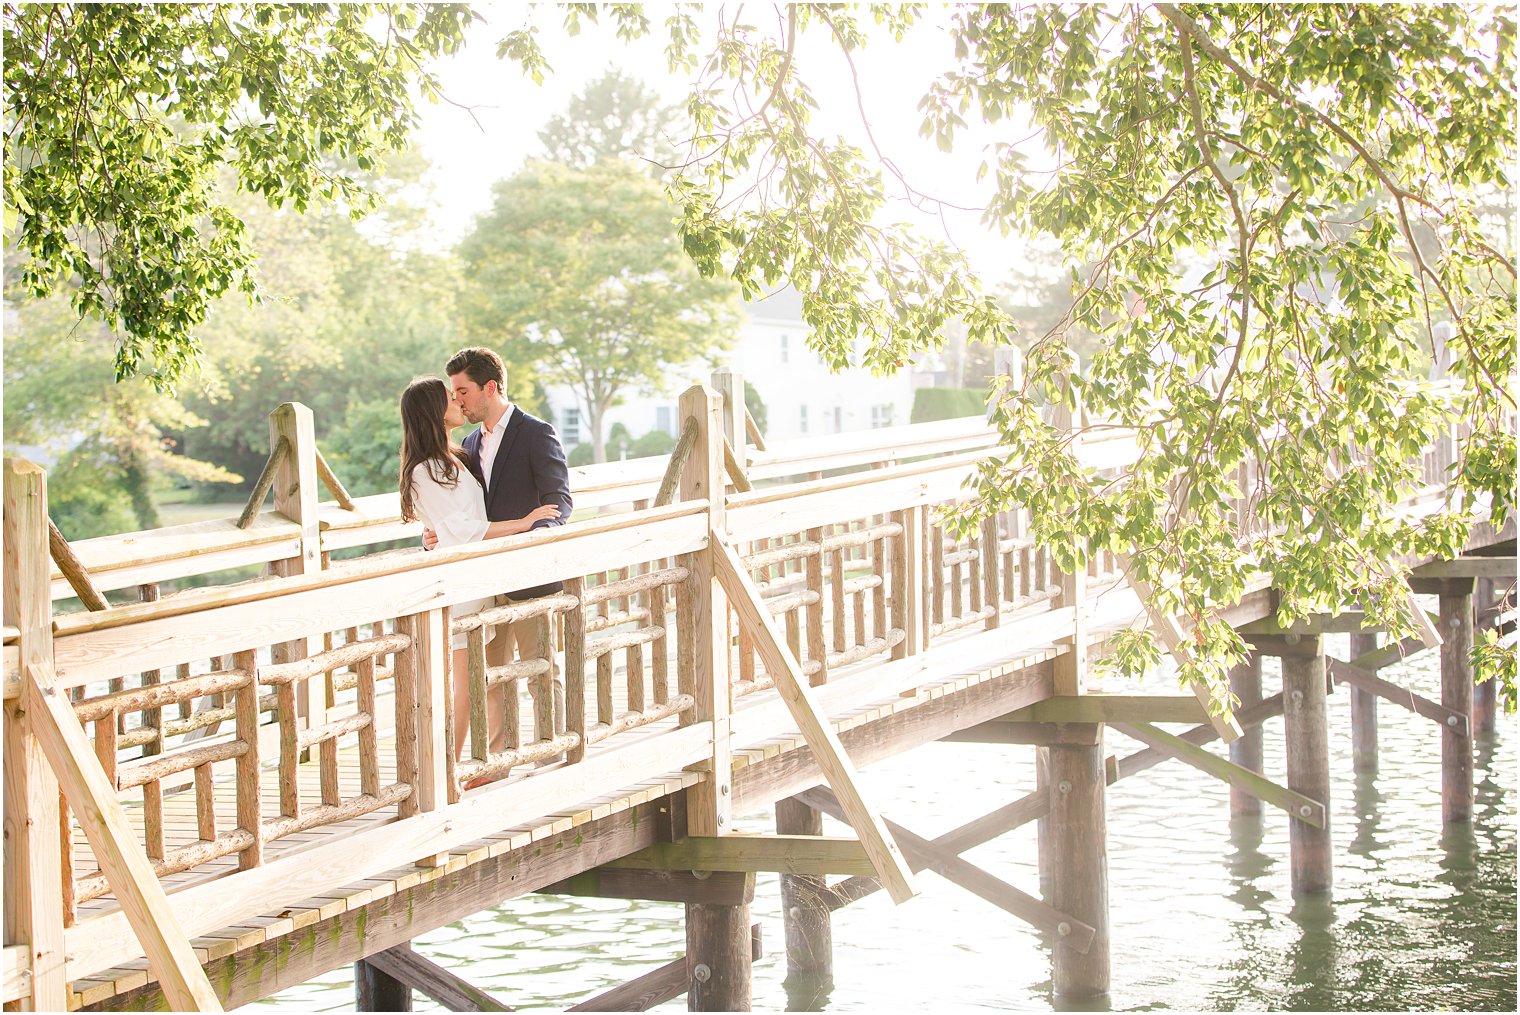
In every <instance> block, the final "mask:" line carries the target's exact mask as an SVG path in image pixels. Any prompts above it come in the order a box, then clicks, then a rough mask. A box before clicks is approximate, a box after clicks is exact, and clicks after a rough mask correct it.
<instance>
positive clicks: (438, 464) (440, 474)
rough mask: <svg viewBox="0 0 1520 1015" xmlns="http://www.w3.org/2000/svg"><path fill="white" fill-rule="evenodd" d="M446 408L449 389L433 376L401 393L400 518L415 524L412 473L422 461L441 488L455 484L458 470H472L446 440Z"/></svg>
mask: <svg viewBox="0 0 1520 1015" xmlns="http://www.w3.org/2000/svg"><path fill="white" fill-rule="evenodd" d="M448 408H449V388H448V385H446V384H444V383H443V381H441V380H439V379H438V378H437V377H419V378H417V379H416V380H414V381H413V382H412V383H410V384H408V385H407V386H406V390H405V391H403V392H401V518H402V520H403V521H408V522H410V521H415V520H416V518H417V511H416V505H415V501H414V498H413V490H412V472H413V470H414V469H415V468H416V467H417V466H418V465H421V464H423V463H424V462H426V463H427V464H428V468H429V471H430V472H431V473H432V475H433V478H434V479H436V480H438V482H440V483H442V484H443V485H444V486H453V485H454V484H456V483H458V482H459V472H460V470H461V469H468V470H469V472H470V473H471V475H474V476H475V478H476V479H479V478H480V475H479V473H477V472H476V471H475V467H474V463H472V462H471V461H470V458H469V456H468V455H466V454H465V453H464V449H463V448H461V447H460V446H459V445H458V444H455V443H454V442H453V441H451V440H449V428H448V427H447V426H445V425H444V422H443V417H444V413H446V412H447V411H448Z"/></svg>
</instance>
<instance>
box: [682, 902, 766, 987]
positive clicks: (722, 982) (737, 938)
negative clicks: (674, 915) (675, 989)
mask: <svg viewBox="0 0 1520 1015" xmlns="http://www.w3.org/2000/svg"><path fill="white" fill-rule="evenodd" d="M753 966H754V960H753V958H752V951H751V945H750V930H749V906H748V905H747V904H746V905H740V906H729V905H718V904H707V903H700V902H688V903H687V904H686V976H687V988H686V1010H687V1011H749V1010H750V992H751V979H752V973H753Z"/></svg>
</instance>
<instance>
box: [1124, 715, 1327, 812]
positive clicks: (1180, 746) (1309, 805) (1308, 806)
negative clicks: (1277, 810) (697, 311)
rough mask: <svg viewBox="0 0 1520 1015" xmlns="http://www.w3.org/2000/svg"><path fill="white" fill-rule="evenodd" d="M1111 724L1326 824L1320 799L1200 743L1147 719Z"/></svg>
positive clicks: (1323, 806)
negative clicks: (1213, 751) (1280, 784)
mask: <svg viewBox="0 0 1520 1015" xmlns="http://www.w3.org/2000/svg"><path fill="white" fill-rule="evenodd" d="M1114 728H1115V729H1116V730H1118V731H1119V732H1120V733H1123V734H1124V735H1125V736H1128V737H1133V738H1134V739H1136V740H1138V741H1140V742H1141V743H1142V744H1145V745H1147V746H1148V747H1153V748H1155V749H1156V750H1158V751H1160V752H1161V753H1162V754H1166V755H1170V756H1171V757H1173V758H1176V759H1177V760H1178V761H1181V762H1183V763H1184V764H1188V765H1192V766H1193V767H1194V768H1196V769H1198V770H1199V771H1200V772H1207V773H1208V774H1209V775H1212V776H1214V777H1215V778H1218V779H1223V780H1224V781H1225V782H1228V783H1229V784H1230V785H1231V786H1234V787H1236V788H1237V789H1242V790H1245V791H1246V792H1247V793H1249V794H1251V795H1252V796H1254V797H1256V798H1258V799H1260V800H1265V801H1266V802H1267V803H1269V804H1271V805H1273V806H1274V807H1281V808H1282V809H1283V810H1285V811H1287V812H1288V813H1289V814H1291V815H1292V816H1293V817H1295V818H1298V819H1299V820H1300V821H1303V822H1305V823H1307V824H1310V825H1313V826H1314V827H1315V828H1324V827H1325V805H1324V804H1323V803H1321V802H1320V801H1318V800H1314V799H1312V798H1310V797H1306V796H1304V795H1303V794H1302V793H1295V792H1294V791H1293V790H1291V789H1288V788H1287V787H1285V786H1279V785H1278V784H1277V783H1275V782H1273V781H1272V780H1271V779H1268V778H1266V777H1265V776H1263V775H1262V774H1261V773H1260V772H1253V771H1251V770H1250V769H1249V768H1245V767H1243V766H1241V765H1237V764H1235V763H1234V762H1233V761H1229V760H1227V759H1225V758H1221V757H1218V756H1216V755H1213V754H1210V753H1209V752H1208V751H1206V750H1204V749H1203V748H1202V747H1196V746H1194V745H1193V744H1190V743H1188V742H1187V741H1186V740H1183V739H1182V738H1181V737H1179V736H1174V735H1173V734H1171V733H1167V732H1166V731H1164V730H1161V729H1158V728H1157V727H1155V726H1152V725H1151V724H1150V723H1144V722H1137V723H1116V724H1115V725H1114Z"/></svg>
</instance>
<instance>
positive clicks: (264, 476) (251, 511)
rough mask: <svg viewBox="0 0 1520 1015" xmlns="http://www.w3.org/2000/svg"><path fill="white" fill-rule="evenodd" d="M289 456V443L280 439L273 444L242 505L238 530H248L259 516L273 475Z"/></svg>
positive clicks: (285, 439) (282, 438)
mask: <svg viewBox="0 0 1520 1015" xmlns="http://www.w3.org/2000/svg"><path fill="white" fill-rule="evenodd" d="M289 455H290V441H289V439H287V438H285V437H281V438H280V439H279V440H278V441H276V442H275V445H274V450H273V451H271V452H269V458H268V459H267V460H266V461H265V462H264V471H263V472H260V473H259V478H258V482H256V483H254V484H253V492H252V493H250V494H249V495H248V503H247V504H245V505H243V513H242V514H241V515H239V516H238V520H237V527H238V528H240V529H246V528H248V526H250V525H252V524H253V520H254V519H255V518H257V517H258V516H259V509H260V508H262V507H263V506H264V498H265V497H266V496H268V495H269V488H270V487H271V486H273V485H274V477H275V473H277V472H279V471H280V463H282V462H284V461H285V459H286V457H288V456H289Z"/></svg>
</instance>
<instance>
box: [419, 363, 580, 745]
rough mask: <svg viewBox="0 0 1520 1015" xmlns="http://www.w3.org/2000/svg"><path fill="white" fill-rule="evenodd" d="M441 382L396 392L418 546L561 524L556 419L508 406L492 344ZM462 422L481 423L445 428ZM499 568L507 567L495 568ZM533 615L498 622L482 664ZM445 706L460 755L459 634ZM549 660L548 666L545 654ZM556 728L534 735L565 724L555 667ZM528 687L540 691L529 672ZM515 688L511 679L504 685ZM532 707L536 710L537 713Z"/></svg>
mask: <svg viewBox="0 0 1520 1015" xmlns="http://www.w3.org/2000/svg"><path fill="white" fill-rule="evenodd" d="M444 372H445V373H446V374H447V375H448V378H449V379H448V383H447V384H445V383H444V382H443V381H442V380H441V379H439V378H437V377H419V378H417V379H416V380H414V381H412V382H411V383H410V384H408V385H407V386H406V390H405V391H403V392H402V393H401V475H400V488H401V517H402V519H403V520H405V521H421V522H422V523H423V525H424V526H425V529H424V532H423V547H424V548H425V549H428V550H431V549H433V548H434V547H444V548H447V547H451V546H460V545H462V544H465V543H473V542H476V541H478V540H481V539H495V538H496V537H498V536H510V535H513V534H515V533H518V532H526V531H528V530H529V529H538V528H545V527H547V526H550V525H563V524H564V523H565V522H566V521H567V520H568V519H569V517H570V511H571V508H572V503H571V500H570V473H569V469H568V468H567V466H566V464H565V450H564V448H563V447H561V446H560V443H559V438H558V437H557V436H556V435H555V433H554V427H552V426H551V425H549V424H548V423H546V422H544V421H543V420H541V419H539V418H537V417H535V416H530V415H529V414H528V413H526V412H524V411H523V410H522V408H521V407H520V406H516V405H513V404H512V402H511V401H510V400H509V399H508V397H507V394H506V366H505V365H504V364H503V363H502V360H501V357H500V356H498V355H497V354H496V353H495V352H493V351H492V350H490V349H483V348H479V347H474V348H469V349H461V350H459V351H458V352H457V353H455V354H454V355H453V357H452V358H450V359H449V362H448V365H447V366H446V367H445V368H444ZM467 423H477V424H479V426H477V427H476V429H475V430H474V431H473V432H472V433H470V434H469V436H467V437H465V439H464V443H463V445H459V444H455V443H454V442H453V441H452V440H451V439H450V436H449V434H450V431H452V430H453V429H454V428H455V427H461V426H465V425H466V424H467ZM503 577H505V576H503ZM561 588H563V586H562V585H561V584H560V583H559V582H553V583H551V584H548V585H539V586H537V587H535V588H530V589H519V590H517V591H515V592H508V593H506V594H504V595H500V596H496V597H495V599H494V600H492V599H477V600H472V601H470V602H466V603H459V604H456V605H455V606H454V607H453V612H454V613H455V614H456V615H459V614H466V613H476V612H478V611H479V610H482V609H484V608H486V607H488V606H491V605H493V603H494V604H497V605H500V604H504V603H508V602H522V601H524V600H528V599H537V598H538V597H540V596H546V595H549V594H551V593H554V592H558V591H560V589H561ZM531 628H532V621H522V622H518V623H512V624H501V625H497V626H496V628H495V631H496V635H495V637H494V638H492V639H491V640H490V641H489V642H488V643H487V644H486V665H487V666H488V667H496V666H502V665H505V664H506V663H509V662H511V661H512V658H513V654H514V650H515V651H516V653H517V654H518V655H519V656H520V655H521V654H522V652H523V648H522V646H523V645H524V644H528V645H531V641H530V640H529V634H530V631H531ZM452 646H453V667H452V672H453V681H452V688H451V692H452V706H451V712H452V714H453V720H454V738H455V743H454V756H455V758H456V759H458V757H459V755H460V749H461V746H462V743H463V739H464V737H463V733H464V731H465V730H466V729H468V728H469V716H470V689H469V673H468V663H467V651H466V648H465V636H464V635H457V636H455V637H454V639H453V642H452ZM550 655H551V659H550V665H551V667H553V666H554V660H553V658H552V655H553V653H551V654H550ZM553 677H554V679H553V687H554V692H553V693H554V716H555V727H556V729H554V730H538V731H537V735H538V736H539V737H540V738H545V737H551V736H553V735H554V734H555V733H556V732H558V731H559V730H561V729H563V724H564V715H565V706H564V697H565V689H564V681H563V678H562V677H561V676H560V674H559V672H558V669H557V668H555V669H554V671H553ZM508 690H509V689H508V688H505V687H502V686H501V685H497V686H496V687H493V688H492V689H491V693H490V695H489V696H488V699H487V719H488V722H487V727H488V729H489V742H490V750H491V751H492V752H497V751H500V750H502V749H504V747H505V741H506V731H505V729H504V728H503V716H504V713H505V697H504V694H503V692H507V691H508ZM530 690H531V691H532V692H533V693H534V695H535V696H536V695H537V694H538V693H539V688H538V684H537V681H532V682H530ZM510 691H511V693H516V688H515V685H514V686H513V687H512V688H511V689H510ZM537 711H538V710H537V708H535V710H534V713H535V714H537Z"/></svg>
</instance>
